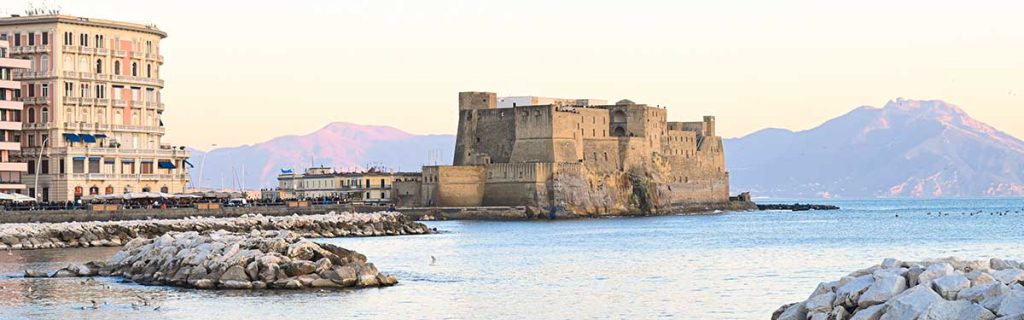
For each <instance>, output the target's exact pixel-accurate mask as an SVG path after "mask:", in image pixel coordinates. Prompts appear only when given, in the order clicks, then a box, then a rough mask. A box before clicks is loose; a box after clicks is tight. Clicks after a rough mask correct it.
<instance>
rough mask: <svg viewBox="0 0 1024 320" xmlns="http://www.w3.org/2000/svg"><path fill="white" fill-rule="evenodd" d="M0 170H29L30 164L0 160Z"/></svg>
mask: <svg viewBox="0 0 1024 320" xmlns="http://www.w3.org/2000/svg"><path fill="white" fill-rule="evenodd" d="M0 171H3V172H28V164H27V163H20V162H0Z"/></svg>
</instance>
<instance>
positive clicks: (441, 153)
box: [190, 122, 455, 189]
mask: <svg viewBox="0 0 1024 320" xmlns="http://www.w3.org/2000/svg"><path fill="white" fill-rule="evenodd" d="M454 150H455V136H452V135H416V134H411V133H407V132H405V131H402V130H398V129H395V128H392V127H387V126H367V125H358V124H352V123H345V122H335V123H331V124H328V125H327V126H325V127H323V128H320V129H319V130H316V131H314V132H312V133H309V134H306V135H290V136H282V137H277V138H273V139H270V140H268V141H264V142H261V143H257V144H253V145H243V146H238V147H230V148H217V149H213V150H211V151H209V152H204V151H201V150H195V149H193V150H192V158H191V162H192V164H193V165H195V168H193V169H192V170H191V171H190V173H191V175H192V181H193V183H192V184H193V185H194V186H201V187H203V188H211V187H212V188H221V187H225V188H237V187H238V186H239V185H241V186H244V187H245V188H246V189H255V188H267V187H274V186H276V185H277V175H278V174H280V173H281V172H282V170H292V171H294V172H296V173H300V172H302V170H304V169H305V168H308V167H310V166H321V165H322V166H327V167H332V168H336V169H338V170H346V171H351V170H360V169H365V168H368V167H371V166H373V167H382V168H385V169H387V170H394V171H419V170H420V167H421V166H423V165H424V164H427V163H428V162H429V163H438V164H451V160H452V159H451V157H452V154H453V153H454ZM204 167H205V168H204ZM243 168H244V178H243ZM200 177H201V178H202V182H201V183H200Z"/></svg>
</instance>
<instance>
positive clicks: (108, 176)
mask: <svg viewBox="0 0 1024 320" xmlns="http://www.w3.org/2000/svg"><path fill="white" fill-rule="evenodd" d="M71 178H72V179H78V180H107V181H111V180H118V181H134V180H142V181H155V180H188V175H187V174H116V173H73V174H71Z"/></svg>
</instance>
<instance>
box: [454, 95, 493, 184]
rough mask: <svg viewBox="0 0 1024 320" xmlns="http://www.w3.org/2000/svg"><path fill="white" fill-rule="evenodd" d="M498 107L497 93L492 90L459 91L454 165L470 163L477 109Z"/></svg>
mask: <svg viewBox="0 0 1024 320" xmlns="http://www.w3.org/2000/svg"><path fill="white" fill-rule="evenodd" d="M497 107H498V94H496V93H493V92H473V91H471V92H459V132H458V133H457V135H456V138H455V159H453V160H452V164H453V165H456V166H461V165H466V164H470V163H472V160H471V159H472V157H473V153H474V149H475V147H474V145H475V143H476V141H474V140H473V137H474V136H475V135H476V129H477V120H478V119H479V115H478V114H477V110H486V109H495V108H497Z"/></svg>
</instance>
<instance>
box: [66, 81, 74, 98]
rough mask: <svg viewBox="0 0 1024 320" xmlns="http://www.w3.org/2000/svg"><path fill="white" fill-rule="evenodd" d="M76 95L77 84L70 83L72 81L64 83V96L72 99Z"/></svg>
mask: <svg viewBox="0 0 1024 320" xmlns="http://www.w3.org/2000/svg"><path fill="white" fill-rule="evenodd" d="M74 94H75V83H74V82H70V81H68V82H64V96H65V97H72V96H74Z"/></svg>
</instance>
